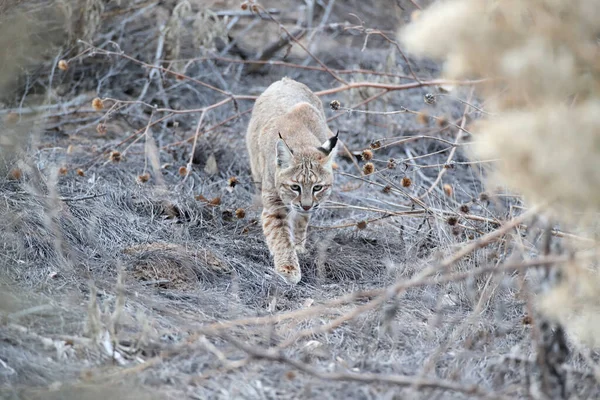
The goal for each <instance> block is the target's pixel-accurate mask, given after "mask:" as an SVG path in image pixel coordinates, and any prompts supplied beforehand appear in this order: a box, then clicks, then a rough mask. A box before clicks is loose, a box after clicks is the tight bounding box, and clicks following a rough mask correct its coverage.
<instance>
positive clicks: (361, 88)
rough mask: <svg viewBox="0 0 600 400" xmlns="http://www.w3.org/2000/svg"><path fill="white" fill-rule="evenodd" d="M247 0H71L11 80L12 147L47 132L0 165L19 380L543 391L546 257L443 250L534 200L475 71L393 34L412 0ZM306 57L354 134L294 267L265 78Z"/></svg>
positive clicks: (578, 372) (344, 136)
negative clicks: (539, 320)
mask: <svg viewBox="0 0 600 400" xmlns="http://www.w3.org/2000/svg"><path fill="white" fill-rule="evenodd" d="M75 3H76V4H75ZM419 3H420V4H422V5H425V3H426V2H419ZM39 4H42V5H39ZM57 4H58V5H57ZM57 4H54V6H56V7H59V6H60V4H62V6H60V7H65V6H64V3H60V2H57ZM241 4H242V2H241V1H229V0H227V1H225V0H223V1H218V0H213V1H201V0H195V1H189V2H174V1H145V0H139V1H138V0H130V1H127V0H122V1H120V2H110V3H104V2H102V1H80V2H73V4H72V7H71V8H72V9H71V11H70V14H69V16H70V19H68V23H66V22H65V21H64V20H63V19H62V18H63V16H60V17H56V21H54V20H49V22H47V23H48V26H52V27H54V28H53V29H54V30H55V31H57V32H60V34H58V33H53V34H50V33H48V35H49V37H48V38H47V41H48V42H49V45H48V48H47V49H45V50H44V51H36V56H35V57H34V56H31V54H29V55H28V57H27V58H24V59H26V60H27V63H28V64H27V65H28V67H27V69H26V70H25V72H23V73H20V74H17V75H15V77H18V79H17V78H14V79H12V80H11V79H7V80H6V81H7V82H9V83H7V84H6V85H7V86H6V89H5V90H4V95H3V97H2V98H0V105H1V106H2V107H1V108H0V117H1V118H3V122H2V132H3V133H2V135H3V136H4V138H12V139H11V140H12V141H10V140H5V142H4V143H3V145H4V146H5V148H6V149H12V148H13V147H14V148H19V146H23V147H24V148H25V149H26V150H25V152H24V153H23V156H22V157H19V158H15V157H12V156H13V154H12V150H11V151H5V152H4V158H5V161H6V164H7V165H6V168H5V171H6V172H3V173H4V176H3V177H2V178H1V179H0V194H1V196H2V199H1V201H0V213H1V218H0V221H1V222H0V226H1V230H0V237H1V239H2V246H3V247H2V249H1V250H0V255H1V256H2V257H1V263H0V278H1V281H0V283H1V284H2V290H1V292H0V397H1V398H6V399H100V398H122V399H148V398H156V399H299V398H302V399H312V398H314V399H344V398H351V399H404V398H410V399H434V398H439V399H467V398H486V399H487V398H506V399H508V398H544V397H535V393H539V392H540V389H539V388H538V386H536V385H538V384H537V383H536V382H538V380H539V379H538V378H539V375H540V374H542V372H540V371H539V368H538V365H537V363H536V346H535V343H534V341H533V340H532V332H531V331H532V328H531V321H532V318H534V315H533V314H532V313H531V309H530V308H529V305H530V299H528V297H527V295H526V293H525V291H524V290H523V287H524V284H523V282H524V279H525V278H527V279H525V280H527V281H528V280H531V285H532V286H533V285H534V283H535V282H536V279H535V278H536V275H535V273H533V272H532V273H531V274H527V275H526V274H523V273H516V272H514V273H505V274H493V273H487V274H486V273H483V272H477V271H478V270H481V269H483V268H486V267H489V266H490V265H495V264H497V263H499V262H501V261H505V260H506V259H507V257H508V255H509V254H511V251H512V250H513V249H512V248H510V246H509V245H508V244H507V243H508V242H505V241H502V240H500V241H498V242H497V243H496V244H494V245H492V246H489V247H486V248H482V249H478V250H476V251H473V252H471V253H470V254H469V255H468V256H467V257H465V258H462V259H461V260H460V261H458V262H453V263H450V264H446V263H445V261H444V260H446V257H448V256H450V255H451V254H453V253H454V252H455V251H457V250H458V249H461V248H466V247H467V246H470V245H472V244H473V243H475V242H476V241H477V240H478V239H479V238H482V237H485V235H486V234H488V233H490V232H492V231H494V230H495V229H497V228H498V226H499V221H505V220H508V219H510V218H512V217H514V216H515V215H517V214H518V213H519V208H518V206H519V205H521V203H520V200H519V199H518V198H516V197H512V196H508V195H507V196H503V195H502V193H501V192H491V191H489V190H486V189H485V187H484V185H483V183H482V179H483V178H484V177H485V175H486V169H485V164H483V163H476V164H471V163H470V161H469V159H468V158H467V154H466V152H465V151H466V149H468V142H469V141H470V140H471V139H472V137H471V135H470V132H469V131H468V129H469V126H470V124H471V123H472V122H473V121H474V120H476V119H477V118H478V116H479V112H478V111H477V109H475V108H472V107H469V106H466V105H465V104H464V101H470V102H471V103H473V104H478V105H481V104H479V103H478V102H477V99H476V97H474V96H473V92H472V88H471V86H468V85H465V86H464V87H463V86H454V87H452V88H450V89H451V92H450V93H447V92H446V91H444V90H443V88H442V87H440V85H435V84H431V83H430V82H431V81H432V80H434V79H438V78H439V77H440V70H441V69H440V66H439V65H437V64H435V63H433V62H432V61H428V60H415V59H412V58H410V57H408V58H406V59H405V58H404V56H403V54H401V53H400V52H399V49H397V48H396V44H395V42H394V40H395V39H396V30H397V28H398V27H399V26H401V25H402V24H404V23H407V21H409V20H410V16H411V14H412V13H413V12H414V10H415V6H414V4H413V2H411V1H391V0H390V1H380V2H363V1H360V0H349V1H332V0H329V1H314V2H311V1H306V2H305V1H300V0H297V1H296V0H286V1H264V2H262V3H260V7H264V9H266V10H269V12H270V13H271V14H270V15H271V16H268V15H267V13H265V12H264V11H261V10H263V8H261V9H259V10H258V11H260V12H259V13H252V12H251V11H252V6H253V4H252V3H244V4H247V6H248V7H247V8H246V9H243V8H242V7H241ZM310 4H314V10H313V12H312V13H311V12H310ZM38 5H39V8H36V7H32V8H31V9H27V13H25V15H26V18H25V21H34V22H35V21H36V19H35V18H37V15H38V14H39V13H41V15H46V14H44V13H45V12H46V11H47V9H46V8H44V7H47V6H43V3H38ZM7 7H8V8H7V9H8V11H7V10H3V9H2V7H0V11H2V12H3V13H4V17H5V18H8V17H10V16H12V15H13V14H11V13H13V12H14V13H16V14H15V15H19V14H18V13H19V12H20V11H19V10H20V8H19V7H23V5H22V4H17V5H16V6H12V7H13V8H10V7H11V5H10V4H9V6H7ZM60 7H59V8H57V9H58V10H62V9H61V8H60ZM67 8H68V7H67ZM45 10H46V11H45ZM58 14H60V13H58ZM0 15H2V14H0ZM60 15H62V14H60ZM261 15H262V17H261ZM413 17H414V15H413ZM11 18H12V17H11ZM74 20H77V21H78V22H77V23H75V22H72V21H74ZM61 21H62V22H61ZM280 23H281V26H283V29H282V28H281V27H280V26H279V24H280ZM0 26H1V25H0ZM4 26H8V25H7V24H5V25H4ZM65 26H68V27H70V28H69V29H66V28H64V27H65ZM56 27H63V28H64V29H63V30H61V29H59V28H56ZM47 29H50V28H47ZM286 31H288V32H290V33H292V34H297V35H303V36H302V38H301V39H298V41H297V42H296V41H291V42H290V40H289V36H288V35H287V34H286ZM40 32H41V33H43V31H40ZM40 32H34V33H36V34H35V35H33V36H32V37H33V39H32V40H31V42H32V43H36V41H38V40H41V37H40V35H38V33H40ZM47 32H54V31H51V30H48V31H47ZM86 35H87V36H86ZM77 38H81V39H82V40H84V43H83V42H77V41H76V39H77ZM280 38H284V39H285V40H282V45H281V46H278V45H277V43H278V42H279V41H280ZM367 39H368V40H367ZM91 46H94V47H93V48H92V47H91ZM269 49H274V50H273V51H268V50H269ZM46 50H47V51H46ZM15 51H16V50H15ZM271 53H272V54H271ZM36 57H37V58H36ZM257 59H263V60H265V61H267V62H270V64H269V65H259V64H252V63H249V61H254V60H257ZM59 60H65V61H66V62H67V63H68V68H60V67H59V63H58V61H59ZM7 65H8V64H7ZM324 66H326V68H325V67H324ZM7 68H8V67H7ZM411 71H412V72H411ZM413 73H414V74H415V75H416V76H417V77H418V79H419V81H420V82H421V83H419V82H417V81H415V79H414V77H413ZM284 76H289V77H292V78H294V79H296V80H298V81H301V82H304V83H306V84H307V85H309V86H310V87H311V89H313V90H314V91H315V92H320V91H328V92H326V93H325V94H322V96H321V98H322V100H323V103H324V105H325V108H326V114H327V117H328V118H330V127H331V129H332V130H333V131H335V130H339V132H340V138H341V140H342V142H343V144H344V145H345V146H346V147H347V149H348V151H344V152H341V154H340V156H339V157H338V160H337V165H338V169H337V170H336V178H335V179H336V190H335V193H334V195H333V196H332V198H331V201H330V202H329V204H328V205H327V207H326V209H325V210H322V211H321V212H320V214H319V215H318V216H317V217H316V218H314V219H313V221H312V225H311V228H310V231H309V232H310V233H309V235H310V236H309V242H308V252H307V254H305V255H303V256H302V257H301V268H302V271H303V278H302V281H301V282H300V283H299V284H298V285H297V286H294V287H290V286H287V285H285V284H284V283H283V282H282V281H281V280H280V279H279V278H278V277H277V276H276V275H275V273H274V271H273V269H272V266H271V260H270V256H269V253H268V249H267V247H266V243H265V241H264V238H263V235H262V230H261V227H260V222H259V218H260V212H261V208H260V205H259V203H258V199H257V196H256V193H255V189H254V186H253V183H252V182H251V178H250V168H249V163H248V156H247V153H246V148H245V139H244V136H245V129H246V126H247V123H248V120H249V115H250V114H249V112H248V110H250V109H251V107H252V96H257V95H258V94H260V93H261V92H262V91H263V90H264V89H265V88H266V87H267V86H268V85H269V84H270V83H271V82H273V81H275V80H277V79H279V78H281V77H284ZM339 78H341V80H343V81H344V82H345V83H344V82H340V79H339ZM0 82H3V81H2V80H0ZM360 82H363V83H364V82H368V83H370V84H369V85H361V84H356V85H355V86H356V87H354V86H352V88H350V87H349V86H348V84H353V83H360ZM409 84H412V86H414V87H411V88H406V87H404V86H406V85H409ZM208 85H210V87H209V86H208ZM403 85H404V86H403ZM409 86H410V85H409ZM215 88H216V89H217V90H215ZM448 89H449V88H448V87H446V90H448ZM429 93H434V94H449V96H439V97H436V101H435V102H434V104H427V103H426V101H424V99H425V98H426V96H425V95H426V94H429ZM232 95H233V96H234V98H235V100H231V98H232V97H231V96H232ZM96 97H97V98H100V99H103V100H102V107H100V105H99V104H95V105H94V104H93V102H92V100H93V99H94V98H96ZM456 98H458V99H462V100H463V102H461V101H458V100H456ZM332 100H338V101H339V102H340V103H341V105H342V107H348V108H355V109H356V110H368V111H375V112H391V111H398V110H403V109H406V110H408V111H406V112H402V113H393V114H388V115H382V114H367V113H360V112H347V111H344V110H341V111H340V110H338V111H335V110H332V109H331V108H329V106H328V105H329V103H330V102H331V101H332ZM220 101H225V103H224V105H222V106H219V107H214V108H212V107H211V106H212V105H214V104H216V103H218V102H220ZM206 107H209V109H208V110H207V111H206V112H205V113H204V114H203V113H202V109H203V108H205V109H206ZM100 108H101V109H100ZM194 110H196V111H194ZM201 115H203V117H202V121H201V124H200V126H199V128H198V127H197V125H198V121H199V119H200V118H201ZM461 128H462V130H461ZM196 131H198V134H196ZM10 146H13V147H10ZM365 149H372V150H371V152H372V160H365V159H364V158H365V157H366V158H370V157H371V155H369V153H367V155H366V156H362V155H361V154H364V153H363V150H365ZM351 153H352V154H351ZM450 154H452V155H451V157H449V155H450ZM368 161H370V162H371V163H372V164H373V167H374V172H373V173H372V174H365V170H367V171H368V168H369V167H365V165H366V164H367V162H368ZM189 163H191V164H189ZM190 165H191V168H190ZM442 171H445V172H442ZM439 176H441V179H440V180H439V181H438V180H437V178H438V177H439ZM522 236H523V239H522V240H523V241H524V242H526V244H527V245H528V246H529V245H531V246H532V247H535V245H536V243H538V242H539V241H540V240H541V239H540V238H539V237H538V236H536V235H535V234H529V233H528V232H526V233H523V235H522ZM440 265H441V266H443V267H440ZM461 273H462V274H463V277H462V278H460V279H459V278H452V279H446V278H445V277H448V276H450V275H452V274H454V275H452V276H458V275H456V274H461ZM382 293H383V295H382ZM592 357H597V355H596V354H592ZM563 368H564V369H565V371H567V372H568V373H567V376H568V381H567V389H568V396H567V397H568V398H573V399H575V398H577V399H584V398H597V397H598V396H600V388H599V387H598V384H597V383H596V381H595V379H594V375H593V372H592V371H591V370H590V369H589V368H588V367H587V366H586V364H585V362H584V360H583V359H582V357H581V356H579V355H578V354H576V353H573V354H572V355H571V356H569V358H568V360H567V361H566V363H565V364H564V366H563ZM536 390H537V392H536ZM532 393H533V394H532ZM567 397H564V398H567Z"/></svg>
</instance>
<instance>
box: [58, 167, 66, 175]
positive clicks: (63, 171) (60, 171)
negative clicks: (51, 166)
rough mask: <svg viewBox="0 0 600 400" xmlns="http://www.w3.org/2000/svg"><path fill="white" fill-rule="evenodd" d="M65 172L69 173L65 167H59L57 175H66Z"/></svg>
mask: <svg viewBox="0 0 600 400" xmlns="http://www.w3.org/2000/svg"><path fill="white" fill-rule="evenodd" d="M67 172H69V170H68V169H67V167H60V168H59V169H58V174H59V175H66V174H67Z"/></svg>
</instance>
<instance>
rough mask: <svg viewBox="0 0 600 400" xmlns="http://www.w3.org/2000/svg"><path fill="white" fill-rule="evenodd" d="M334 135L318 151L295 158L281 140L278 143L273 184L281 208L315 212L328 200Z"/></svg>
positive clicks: (331, 178) (330, 185)
mask: <svg viewBox="0 0 600 400" xmlns="http://www.w3.org/2000/svg"><path fill="white" fill-rule="evenodd" d="M336 144H337V135H336V136H333V137H331V138H330V139H328V140H327V141H326V142H325V143H323V145H321V146H320V147H318V148H314V149H310V150H309V151H308V152H306V151H305V152H304V153H302V154H294V153H293V152H292V150H290V149H289V148H288V147H287V145H286V144H285V142H284V141H283V140H282V139H279V141H278V142H277V148H276V153H277V157H276V158H277V169H276V178H275V182H276V184H277V190H278V192H279V197H280V198H281V200H282V201H283V203H284V204H286V205H289V206H290V208H291V209H292V210H294V211H296V212H298V213H301V214H306V213H310V212H313V211H315V210H317V209H318V208H319V207H320V205H321V204H323V203H324V202H325V200H327V198H329V195H330V194H331V189H332V185H333V170H332V162H333V157H334V155H335V151H334V150H335V145H336Z"/></svg>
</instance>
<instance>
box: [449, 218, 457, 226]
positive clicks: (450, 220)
mask: <svg viewBox="0 0 600 400" xmlns="http://www.w3.org/2000/svg"><path fill="white" fill-rule="evenodd" d="M446 222H448V225H450V226H454V225H456V224H458V218H456V217H448V219H447V220H446Z"/></svg>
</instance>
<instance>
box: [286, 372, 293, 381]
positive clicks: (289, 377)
mask: <svg viewBox="0 0 600 400" xmlns="http://www.w3.org/2000/svg"><path fill="white" fill-rule="evenodd" d="M285 377H286V378H287V379H289V380H290V381H291V380H293V379H294V378H296V373H295V372H294V371H288V372H286V373H285Z"/></svg>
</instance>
